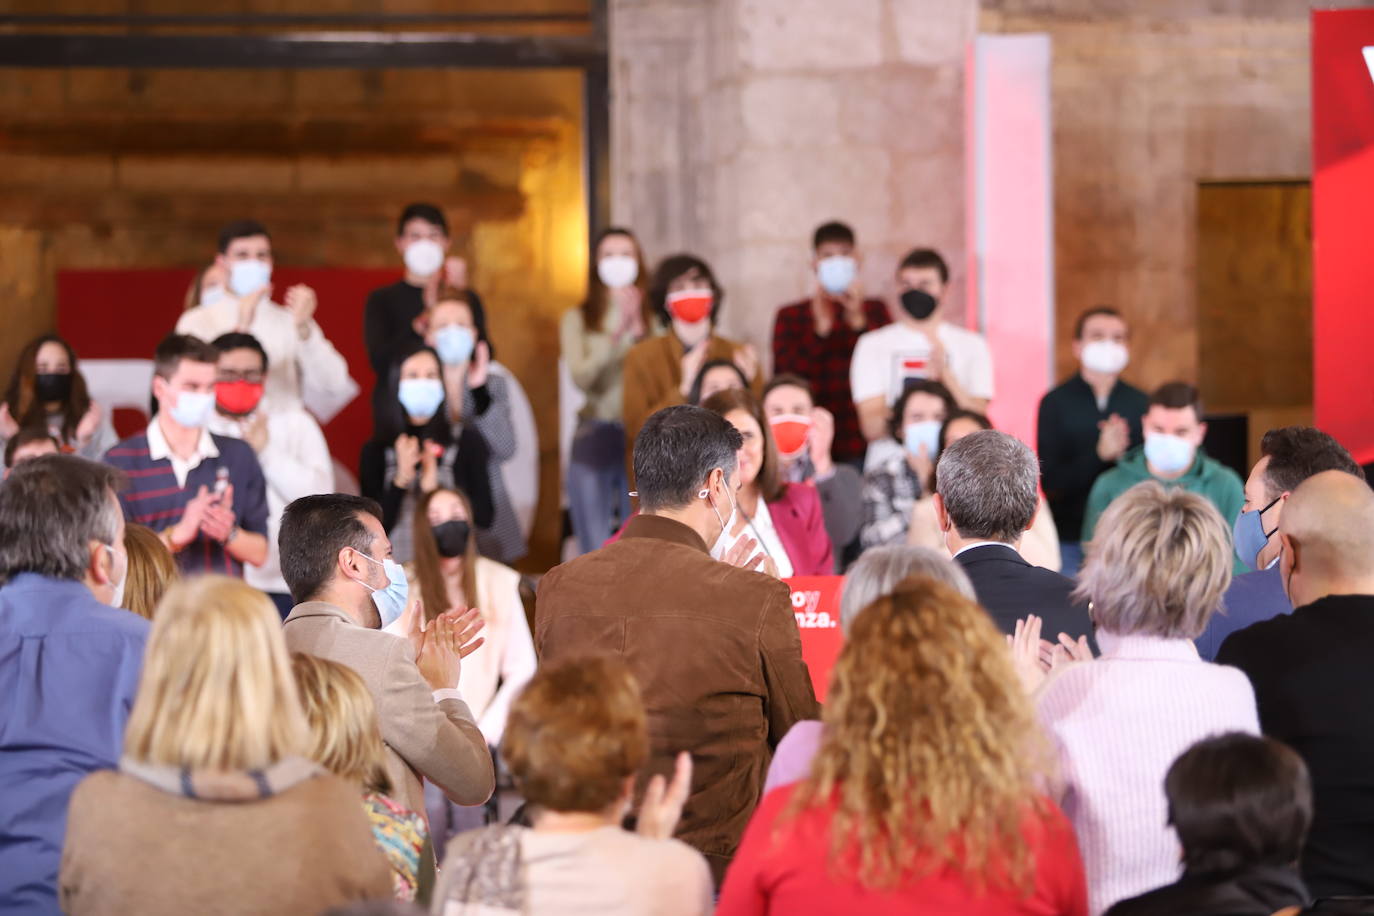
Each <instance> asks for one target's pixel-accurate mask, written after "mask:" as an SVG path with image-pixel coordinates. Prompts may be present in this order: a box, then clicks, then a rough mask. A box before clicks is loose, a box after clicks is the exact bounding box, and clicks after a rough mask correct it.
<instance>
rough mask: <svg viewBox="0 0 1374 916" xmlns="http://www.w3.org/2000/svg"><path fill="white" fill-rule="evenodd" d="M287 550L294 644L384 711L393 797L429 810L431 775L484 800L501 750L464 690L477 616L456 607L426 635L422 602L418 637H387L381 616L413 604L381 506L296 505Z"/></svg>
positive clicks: (450, 789) (321, 501)
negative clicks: (332, 665) (490, 744)
mask: <svg viewBox="0 0 1374 916" xmlns="http://www.w3.org/2000/svg"><path fill="white" fill-rule="evenodd" d="M279 543H280V554H281V571H282V577H283V578H285V579H286V584H287V586H288V587H289V588H290V589H291V595H292V597H293V598H294V599H295V601H296V602H297V604H296V607H295V609H294V610H293V611H292V612H291V616H289V617H288V618H287V619H286V624H285V630H284V633H285V636H286V645H287V648H289V649H290V650H291V651H292V652H303V653H305V654H307V655H314V656H317V657H319V658H327V659H329V660H331V661H336V662H339V663H340V664H343V665H347V666H348V667H350V668H352V669H353V670H355V671H357V672H358V674H360V675H362V678H363V680H364V681H365V682H366V683H367V687H368V690H369V691H370V692H371V693H372V699H373V701H374V702H375V703H376V704H377V718H378V720H379V722H380V723H381V729H382V740H383V741H384V742H385V743H386V753H387V775H388V776H390V777H391V783H392V797H393V798H394V799H395V800H396V801H397V802H398V803H400V804H402V805H404V806H405V807H407V808H409V809H410V810H411V811H415V812H418V813H423V812H424V810H425V796H424V786H423V784H422V783H421V777H423V778H425V779H428V780H429V781H430V782H432V783H434V784H435V785H436V786H438V787H439V788H440V789H441V790H443V792H444V794H445V795H447V796H448V797H449V798H451V799H453V801H454V802H456V803H457V804H460V805H480V804H482V803H484V802H485V801H486V800H487V799H488V798H490V797H491V793H492V790H493V789H494V788H495V777H494V774H493V771H492V762H491V752H490V751H488V750H487V742H486V740H485V739H484V738H483V737H482V733H481V732H480V731H479V730H478V729H477V723H476V722H475V721H474V720H473V717H472V712H471V711H470V710H469V709H468V704H467V703H465V702H464V701H463V698H462V695H461V694H460V693H459V692H458V686H457V685H458V676H459V674H460V671H461V661H460V660H461V658H462V656H464V655H466V654H468V653H470V652H471V651H472V650H474V649H476V648H477V647H478V646H480V645H481V641H480V640H477V641H475V642H474V641H473V637H474V636H475V634H476V631H477V629H478V628H479V627H480V623H479V622H478V614H477V611H476V610H473V611H449V612H446V613H444V614H441V615H440V616H439V617H437V618H435V620H434V621H433V622H432V623H430V624H429V626H428V627H427V628H426V630H425V631H424V632H421V631H420V630H419V629H418V627H419V624H418V620H419V617H420V616H421V615H419V614H417V613H415V608H413V607H412V608H411V609H410V613H411V619H412V620H414V621H416V625H415V627H413V628H412V635H411V637H410V638H403V637H399V636H393V635H391V634H389V633H383V632H382V631H381V627H382V626H383V624H384V623H390V620H385V621H384V620H383V619H382V615H383V613H386V614H387V616H388V617H390V616H392V615H393V614H399V613H400V612H401V608H402V607H403V606H404V605H405V604H406V599H405V596H404V595H403V594H402V593H401V592H402V586H403V585H404V583H405V574H404V572H401V571H400V569H399V566H395V564H394V561H393V560H391V542H390V541H388V540H387V536H386V531H385V530H384V529H383V528H382V522H381V510H380V508H379V507H378V506H377V505H376V504H375V503H374V502H372V501H371V500H368V499H362V498H360V497H356V496H346V495H343V494H340V493H333V494H327V495H321V496H306V497H302V498H301V499H298V500H296V501H295V502H293V503H291V504H290V505H288V506H287V507H286V510H285V512H284V513H283V515H282V524H281V535H280V538H279ZM393 567H395V568H394V571H395V572H396V573H397V574H398V575H391V574H390V572H391V571H393ZM398 578H399V582H398V581H397V580H398ZM374 596H375V597H374Z"/></svg>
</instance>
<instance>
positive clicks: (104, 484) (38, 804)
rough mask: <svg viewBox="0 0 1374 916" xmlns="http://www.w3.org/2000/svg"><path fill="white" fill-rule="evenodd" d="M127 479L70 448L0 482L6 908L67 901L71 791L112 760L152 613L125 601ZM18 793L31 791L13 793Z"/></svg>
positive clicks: (47, 907) (1, 837)
mask: <svg viewBox="0 0 1374 916" xmlns="http://www.w3.org/2000/svg"><path fill="white" fill-rule="evenodd" d="M121 482H122V478H121V476H120V475H119V472H117V471H115V470H113V469H112V468H109V467H106V466H105V465H102V464H96V463H95V462H93V461H87V460H85V459H84V458H76V457H72V456H66V455H49V456H45V457H42V458H34V459H32V460H30V461H26V462H24V463H23V464H21V465H19V466H17V467H15V468H14V470H13V473H11V474H10V476H9V478H8V479H7V480H6V481H5V484H4V485H3V486H0V696H3V697H4V698H5V703H6V706H7V710H6V716H5V720H4V726H3V727H2V728H0V785H3V786H4V790H3V791H4V792H5V796H6V798H8V799H9V800H10V802H11V803H10V804H6V805H0V849H2V850H4V852H3V857H4V863H5V864H4V867H3V868H0V912H5V913H53V914H56V913H59V912H60V910H59V908H58V905H57V867H58V862H59V860H60V858H61V855H62V841H63V837H64V835H65V832H66V827H67V802H68V800H69V799H70V797H71V794H72V790H73V789H75V788H76V784H77V783H78V782H80V781H81V779H82V778H83V777H84V776H85V775H86V774H87V773H90V772H92V771H94V770H101V769H113V768H114V767H115V766H116V765H117V764H118V762H119V755H120V751H121V749H122V747H123V743H124V725H125V722H126V721H127V720H128V716H129V709H130V707H131V706H132V705H133V701H134V693H135V691H136V690H137V687H138V676H139V671H140V670H141V667H142V664H143V646H144V643H145V642H146V641H147V637H148V622H147V621H146V620H143V619H142V618H141V617H137V616H135V615H134V614H131V613H129V612H128V611H125V610H121V609H120V608H119V603H120V597H121V595H122V593H123V591H124V579H125V576H127V575H128V568H129V557H128V554H126V553H125V552H124V512H123V511H122V510H121V509H120V507H119V500H118V498H117V497H116V496H115V491H116V490H117V489H118V488H119V486H120V484H121ZM19 799H23V803H22V804H20V803H19V801H18V800H19Z"/></svg>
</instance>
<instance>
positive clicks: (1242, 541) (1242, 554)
mask: <svg viewBox="0 0 1374 916" xmlns="http://www.w3.org/2000/svg"><path fill="white" fill-rule="evenodd" d="M1280 499H1283V497H1282V496H1279V497H1278V498H1277V499H1275V500H1274V501H1273V502H1271V503H1270V504H1269V505H1267V506H1265V507H1264V508H1263V509H1251V510H1250V511H1249V512H1242V513H1241V514H1240V516H1239V517H1238V518H1237V519H1236V523H1235V525H1234V526H1232V528H1231V537H1232V543H1234V544H1235V545H1236V556H1237V557H1239V558H1240V561H1241V562H1242V563H1244V564H1245V565H1246V566H1248V567H1250V568H1251V569H1255V570H1257V569H1259V568H1260V567H1259V554H1260V551H1261V550H1263V549H1264V548H1265V547H1266V546H1267V545H1268V544H1269V539H1270V538H1271V537H1273V536H1274V531H1278V530H1279V529H1278V526H1277V525H1276V526H1275V527H1274V531H1265V530H1264V513H1266V512H1268V511H1269V510H1270V509H1272V508H1274V506H1276V505H1278V502H1279V500H1280Z"/></svg>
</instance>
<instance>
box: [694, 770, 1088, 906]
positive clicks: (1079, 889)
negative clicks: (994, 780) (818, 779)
mask: <svg viewBox="0 0 1374 916" xmlns="http://www.w3.org/2000/svg"><path fill="white" fill-rule="evenodd" d="M796 788H797V786H795V785H791V786H783V787H782V788H780V789H776V790H774V791H772V792H770V793H768V795H766V796H764V799H763V801H762V802H760V803H759V807H758V810H757V811H755V812H754V817H753V819H752V820H751V821H750V822H749V827H748V829H747V830H745V832H744V840H743V841H742V842H741V843H740V847H739V850H738V851H737V852H736V853H735V859H734V862H733V863H732V864H731V865H730V870H729V872H727V874H726V877H725V886H724V887H723V888H722V890H721V895H720V905H719V906H718V907H717V908H716V916H753V914H764V913H778V914H783V913H785V914H788V916H805V914H811V913H817V914H819V913H863V914H864V916H889V914H891V916H898V914H901V916H912V914H918V916H919V914H925V913H929V914H940V916H947V914H954V913H957V914H959V916H1008V914H1025V916H1087V913H1088V888H1087V883H1086V881H1085V880H1084V877H1083V862H1082V860H1081V859H1080V858H1079V856H1078V845H1077V843H1076V842H1075V840H1074V834H1073V828H1072V827H1071V826H1070V825H1069V822H1068V819H1067V818H1065V817H1064V815H1063V813H1062V812H1061V811H1060V810H1059V809H1058V808H1056V807H1053V806H1051V808H1050V810H1051V813H1050V815H1049V816H1047V817H1028V818H1027V820H1026V827H1025V831H1024V836H1025V840H1026V843H1027V844H1029V846H1030V849H1031V853H1032V855H1033V856H1034V859H1035V865H1034V875H1035V878H1034V880H1035V885H1034V889H1033V891H1032V892H1031V895H1030V896H1029V897H1027V898H1025V899H1020V898H1019V896H1018V895H1017V894H1016V893H1012V892H1008V891H998V892H991V891H989V890H988V889H987V888H986V887H985V888H984V889H982V890H981V891H977V892H975V891H974V890H972V889H971V888H970V887H969V886H968V884H967V882H966V881H965V880H964V878H963V877H961V876H959V875H956V874H952V873H950V872H949V871H948V870H947V869H946V870H944V871H941V872H937V873H935V874H933V875H929V876H927V877H924V878H921V879H919V880H917V881H914V882H909V883H906V884H903V885H901V886H899V887H897V888H896V889H893V890H887V891H875V890H871V889H866V888H864V887H862V886H860V885H859V883H858V882H857V881H855V880H854V879H853V878H841V877H837V876H836V875H835V874H834V873H833V872H832V871H831V870H830V865H831V857H830V833H829V825H830V819H831V817H832V816H833V815H834V806H833V805H831V806H829V807H827V808H825V809H812V810H810V811H806V812H804V813H803V814H801V815H800V816H799V817H798V818H797V819H796V820H794V821H791V822H789V823H788V824H787V825H786V826H785V828H784V829H783V830H782V831H781V832H780V833H779V834H778V835H777V836H776V837H775V835H774V830H773V826H774V823H775V821H776V820H777V818H778V816H779V814H781V812H782V811H783V810H784V809H785V808H786V807H787V803H788V801H789V800H790V799H791V798H792V793H793V792H794V791H795V790H796Z"/></svg>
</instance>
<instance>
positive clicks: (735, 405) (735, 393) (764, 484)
mask: <svg viewBox="0 0 1374 916" xmlns="http://www.w3.org/2000/svg"><path fill="white" fill-rule="evenodd" d="M701 406H702V407H704V408H706V409H707V410H709V411H711V412H712V413H717V414H720V415H721V416H722V417H723V416H725V415H726V414H728V413H730V412H732V411H736V410H742V411H744V412H745V413H747V414H749V416H751V417H753V418H754V422H755V423H757V424H758V425H759V432H760V434H761V435H762V436H763V463H762V464H760V465H759V476H758V478H757V483H758V485H759V495H761V496H762V497H763V501H764V502H766V503H771V502H777V501H778V499H780V498H781V497H782V491H783V489H784V488H785V487H786V486H787V482H786V481H784V480H783V479H782V473H781V471H780V470H779V468H780V466H781V461H780V460H779V458H778V446H777V444H776V443H775V442H773V428H772V427H771V426H769V425H768V420H767V419H766V418H765V417H764V415H763V405H761V404H760V403H759V401H758V399H757V398H755V397H754V396H753V395H752V394H750V393H749V390H748V389H747V388H727V389H725V390H724V391H717V392H716V393H715V394H713V395H711V396H710V397H709V398H707V399H706V400H705V401H703V402H702V405H701Z"/></svg>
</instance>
